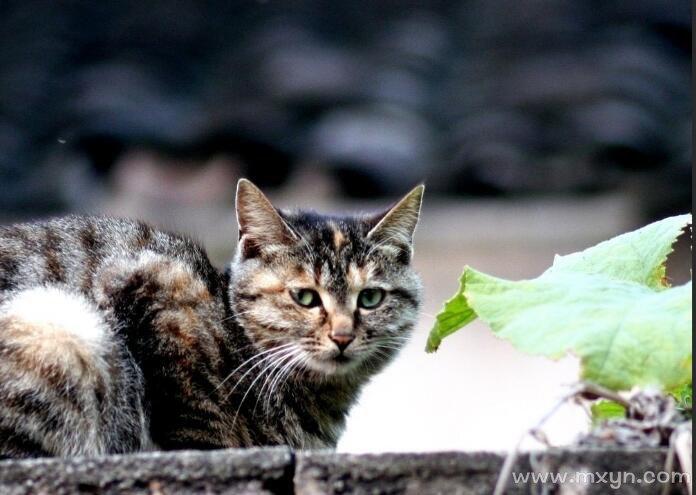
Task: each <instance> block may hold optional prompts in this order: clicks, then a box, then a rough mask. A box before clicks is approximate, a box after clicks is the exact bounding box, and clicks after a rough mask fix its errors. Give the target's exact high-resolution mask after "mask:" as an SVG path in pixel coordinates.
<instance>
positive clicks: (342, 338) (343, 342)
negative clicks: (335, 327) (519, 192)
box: [329, 333, 355, 352]
mask: <svg viewBox="0 0 696 495" xmlns="http://www.w3.org/2000/svg"><path fill="white" fill-rule="evenodd" d="M329 338H330V339H331V340H333V342H334V344H336V345H337V346H338V350H339V351H341V352H343V351H345V350H346V347H348V346H349V345H350V343H351V342H353V340H355V337H354V336H352V335H347V334H343V333H338V334H331V335H329Z"/></svg>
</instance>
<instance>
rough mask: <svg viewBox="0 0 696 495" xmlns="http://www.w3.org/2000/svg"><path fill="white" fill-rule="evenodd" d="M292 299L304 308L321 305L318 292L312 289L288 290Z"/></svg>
mask: <svg viewBox="0 0 696 495" xmlns="http://www.w3.org/2000/svg"><path fill="white" fill-rule="evenodd" d="M290 295H291V296H292V298H293V300H294V301H295V302H296V303H297V304H299V305H300V306H304V307H305V308H314V307H316V306H319V305H321V297H319V293H318V292H317V291H315V290H313V289H295V290H291V291H290Z"/></svg>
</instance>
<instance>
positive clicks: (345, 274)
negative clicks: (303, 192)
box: [229, 179, 423, 377]
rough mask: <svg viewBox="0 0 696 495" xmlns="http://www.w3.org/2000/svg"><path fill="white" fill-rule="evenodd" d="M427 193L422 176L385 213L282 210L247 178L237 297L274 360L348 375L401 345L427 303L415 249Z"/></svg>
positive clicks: (240, 195) (241, 198) (377, 363)
mask: <svg viewBox="0 0 696 495" xmlns="http://www.w3.org/2000/svg"><path fill="white" fill-rule="evenodd" d="M422 196H423V186H418V187H416V188H415V189H413V190H412V191H411V192H410V193H408V194H407V195H406V196H405V197H404V198H403V199H401V201H399V202H398V203H397V204H396V205H395V206H394V207H393V208H391V209H389V210H388V211H386V212H383V213H380V214H377V215H360V216H324V215H319V214H317V213H313V212H302V211H299V212H285V211H282V210H278V209H276V208H274V207H273V205H271V203H270V201H269V200H268V199H267V198H266V196H264V194H263V193H262V192H261V191H260V190H259V189H258V188H257V187H256V186H254V185H253V184H252V183H251V182H249V181H247V180H244V179H242V180H240V181H239V185H238V187H237V221H238V224H239V245H238V247H237V254H236V256H235V260H234V261H233V264H232V270H231V273H232V275H231V283H230V288H229V290H230V301H231V304H232V309H233V310H234V312H235V314H236V318H237V320H238V321H239V322H240V323H241V325H242V327H243V328H244V329H245V331H246V333H247V335H248V337H249V338H250V340H251V341H252V343H253V344H254V345H255V346H256V347H257V348H258V351H260V352H266V353H267V354H266V355H265V356H264V357H265V358H267V359H266V361H265V362H266V363H267V364H268V365H271V363H274V364H273V365H277V366H279V367H280V368H282V367H286V368H287V369H291V368H296V369H304V370H310V371H311V372H313V373H310V374H314V375H315V376H319V377H325V376H341V375H343V374H345V373H346V372H349V371H351V370H355V369H363V370H376V369H379V368H381V367H382V366H383V365H384V364H385V363H386V362H387V361H388V360H389V359H390V358H391V357H392V356H393V355H394V353H395V352H396V351H397V350H398V349H399V348H400V347H401V346H402V345H403V344H404V342H405V340H406V338H407V337H408V335H409V333H410V331H411V329H412V327H413V325H414V323H415V322H416V319H417V316H418V312H419V306H420V299H421V284H420V280H419V278H418V276H417V275H416V273H415V272H414V270H413V269H412V267H411V257H412V254H413V232H414V230H415V228H416V224H417V222H418V216H419V213H420V207H421V199H422ZM263 368H264V366H262V365H260V366H259V369H263Z"/></svg>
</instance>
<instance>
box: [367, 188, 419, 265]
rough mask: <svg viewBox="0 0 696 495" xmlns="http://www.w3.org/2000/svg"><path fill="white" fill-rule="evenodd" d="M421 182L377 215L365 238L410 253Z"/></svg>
mask: <svg viewBox="0 0 696 495" xmlns="http://www.w3.org/2000/svg"><path fill="white" fill-rule="evenodd" d="M424 190H425V186H423V185H422V184H421V185H420V186H418V187H416V188H414V189H413V190H412V191H411V192H409V193H408V194H407V195H406V196H404V197H403V198H402V199H401V201H399V202H398V203H396V205H395V206H393V207H392V208H391V209H389V210H388V211H387V212H386V213H383V214H381V215H379V216H377V217H376V218H375V219H374V220H373V221H375V222H376V225H375V226H374V227H372V229H371V230H370V232H369V233H368V234H367V239H368V240H370V241H372V242H375V243H380V244H382V245H387V246H389V245H391V246H394V247H397V248H399V249H402V250H403V249H405V250H406V252H407V253H408V254H409V255H410V253H411V248H412V245H413V232H414V231H415V230H416V225H417V224H418V218H419V216H420V210H421V203H422V201H423V191H424Z"/></svg>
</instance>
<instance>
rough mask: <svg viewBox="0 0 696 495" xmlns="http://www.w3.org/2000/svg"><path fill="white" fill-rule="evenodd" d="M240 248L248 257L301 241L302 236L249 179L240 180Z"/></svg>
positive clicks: (238, 206)
mask: <svg viewBox="0 0 696 495" xmlns="http://www.w3.org/2000/svg"><path fill="white" fill-rule="evenodd" d="M236 208H237V225H238V226H239V248H238V249H239V250H240V252H241V254H242V257H244V258H253V257H256V256H257V255H258V254H259V253H260V252H261V251H263V250H267V251H270V250H273V249H278V248H279V247H282V246H288V245H291V244H294V243H295V242H297V240H298V237H297V234H295V233H294V232H293V231H292V229H291V228H290V226H288V224H287V223H286V222H285V220H283V218H282V217H281V216H280V214H279V213H278V210H276V209H275V208H274V207H273V205H272V204H271V202H270V201H269V200H268V198H267V197H266V196H265V195H264V194H263V193H262V192H261V190H260V189H259V188H258V187H256V186H255V185H254V184H253V183H252V182H251V181H248V180H247V179H239V182H238V183H237V198H236Z"/></svg>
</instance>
